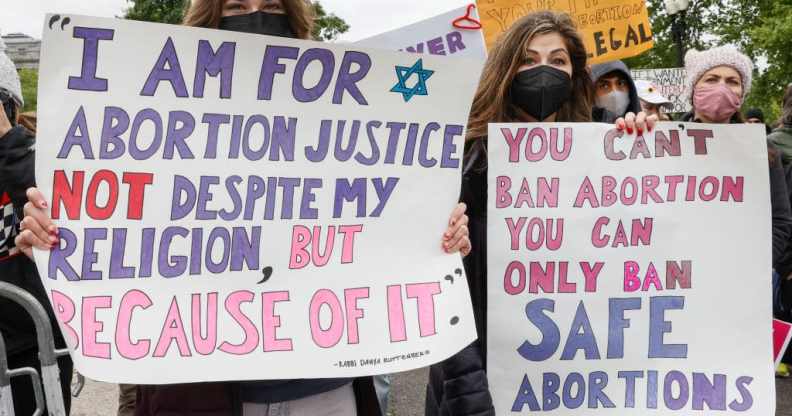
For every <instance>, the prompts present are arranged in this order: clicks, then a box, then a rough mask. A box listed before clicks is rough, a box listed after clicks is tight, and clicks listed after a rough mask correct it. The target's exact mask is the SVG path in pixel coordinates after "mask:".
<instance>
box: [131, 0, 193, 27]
mask: <svg viewBox="0 0 792 416" xmlns="http://www.w3.org/2000/svg"><path fill="white" fill-rule="evenodd" d="M127 1H128V2H130V3H132V6H131V7H130V8H128V9H126V11H125V12H124V18H125V19H130V20H140V21H144V22H157V23H170V24H179V23H181V21H182V14H183V13H184V8H185V7H186V5H187V3H188V1H186V0H127Z"/></svg>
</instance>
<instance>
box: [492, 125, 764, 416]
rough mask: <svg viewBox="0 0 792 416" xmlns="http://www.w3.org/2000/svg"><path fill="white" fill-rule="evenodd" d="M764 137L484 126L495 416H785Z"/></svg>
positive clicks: (717, 129) (721, 131)
mask: <svg viewBox="0 0 792 416" xmlns="http://www.w3.org/2000/svg"><path fill="white" fill-rule="evenodd" d="M765 143H766V142H765V139H764V131H763V130H762V129H761V128H757V127H756V126H751V125H711V124H686V123H660V124H658V126H656V128H655V129H654V130H653V131H651V132H646V133H645V134H643V135H642V136H639V137H636V136H635V135H628V134H627V133H625V132H622V131H618V130H615V129H613V127H612V126H611V125H606V124H587V123H578V124H563V123H558V124H490V126H489V145H488V150H489V172H488V174H489V179H488V183H489V198H488V210H489V213H488V224H487V232H488V255H489V259H488V277H487V287H488V308H489V310H488V315H487V322H488V329H487V336H488V340H487V345H488V350H487V354H488V361H487V366H488V376H489V382H490V389H491V391H492V394H493V398H494V401H495V406H496V410H497V412H498V414H499V415H506V414H529V413H530V414H532V413H538V412H541V413H542V414H548V415H625V414H636V415H648V414H651V415H679V414H684V415H695V414H708V415H709V414H747V415H757V416H766V415H772V414H774V412H775V391H774V379H773V344H772V334H771V326H770V325H769V322H770V320H771V296H770V295H771V290H770V286H771V235H772V232H771V224H770V218H771V216H770V193H769V179H768V155H767V148H766V144H765Z"/></svg>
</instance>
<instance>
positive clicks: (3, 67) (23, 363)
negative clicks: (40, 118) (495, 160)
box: [0, 40, 73, 415]
mask: <svg viewBox="0 0 792 416" xmlns="http://www.w3.org/2000/svg"><path fill="white" fill-rule="evenodd" d="M4 50H5V45H4V44H3V42H2V40H0V101H2V107H0V214H2V219H0V281H3V282H6V283H11V284H13V285H15V286H18V287H19V288H21V289H22V290H25V291H27V292H29V293H30V294H31V295H33V296H34V297H35V298H36V299H37V300H38V301H39V302H40V303H41V305H42V306H44V309H45V310H46V311H47V314H48V315H49V322H50V324H51V325H52V333H53V334H54V335H55V347H56V348H59V349H60V348H65V347H66V344H65V342H64V340H63V336H62V334H61V331H60V327H59V326H58V321H57V320H56V319H55V314H54V313H53V311H52V308H51V307H50V303H49V301H48V300H47V295H46V293H45V291H44V287H43V286H42V284H41V280H40V279H39V275H38V270H37V269H36V265H35V264H34V263H33V262H32V261H31V260H30V259H29V258H27V257H25V256H24V255H21V254H22V253H20V251H19V249H18V248H17V247H15V245H14V238H15V237H16V235H17V234H18V232H19V229H20V226H21V225H22V226H24V223H22V224H21V225H20V220H21V219H22V206H23V205H24V204H25V202H26V200H27V198H25V190H26V189H27V188H28V187H31V186H35V165H34V161H35V154H34V153H33V150H32V147H33V145H34V143H35V138H34V136H33V132H31V131H30V130H28V129H27V128H25V126H23V125H22V124H20V122H19V120H20V116H19V113H20V109H21V108H22V105H23V104H24V99H23V97H22V88H21V85H20V82H19V76H18V74H17V71H16V68H15V67H14V64H13V63H12V62H11V60H10V59H8V57H7V56H6V54H5V52H4ZM31 127H33V129H35V125H32V126H31ZM53 240H54V238H53V239H45V244H47V245H49V244H51V243H52V242H53ZM0 334H2V336H3V338H4V340H5V342H6V351H5V354H6V355H7V357H8V366H9V368H10V369H18V368H23V367H32V368H35V369H36V370H37V371H39V373H41V365H40V363H39V359H38V343H37V338H36V328H35V326H34V324H33V319H32V318H31V316H30V315H28V313H27V312H26V311H25V310H24V309H23V308H22V307H21V306H19V305H17V304H16V303H14V302H11V301H9V300H7V299H5V298H0ZM58 367H59V368H60V382H61V388H62V393H63V402H64V405H65V406H66V411H67V413H68V411H69V408H70V406H71V396H70V394H69V389H70V387H71V376H72V368H73V365H72V361H71V358H69V357H68V356H65V357H61V358H59V359H58ZM11 390H12V392H13V396H12V397H13V401H14V412H15V414H17V415H32V414H33V412H34V411H35V409H36V399H35V396H34V390H33V384H32V383H31V380H30V378H28V377H14V378H12V379H11ZM1 394H3V393H0V395H1ZM43 414H47V410H44V413H43Z"/></svg>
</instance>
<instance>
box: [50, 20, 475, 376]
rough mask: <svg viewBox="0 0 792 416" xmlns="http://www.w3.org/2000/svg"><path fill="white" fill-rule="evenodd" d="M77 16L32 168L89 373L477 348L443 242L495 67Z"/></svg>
mask: <svg viewBox="0 0 792 416" xmlns="http://www.w3.org/2000/svg"><path fill="white" fill-rule="evenodd" d="M62 18H63V17H62ZM48 19H49V18H48ZM69 19H70V20H69V22H67V21H66V19H65V18H63V24H61V23H57V24H55V25H54V26H53V28H52V29H50V28H49V27H47V28H46V29H45V35H44V39H43V51H42V58H43V60H42V63H41V80H40V91H41V97H40V100H39V113H40V119H41V124H40V126H39V134H40V135H41V136H42V137H47V138H49V140H42V141H41V142H40V143H39V147H38V149H37V160H36V166H37V179H38V184H39V186H40V188H41V189H42V191H43V192H44V194H45V195H46V196H47V199H48V201H49V204H50V208H51V216H52V218H53V219H55V221H56V222H57V223H58V224H59V226H60V240H61V242H60V244H59V246H58V247H56V248H55V249H54V250H52V251H51V252H36V253H35V254H36V261H37V264H38V267H39V270H40V272H41V276H42V279H43V280H44V283H45V286H46V289H47V291H48V293H49V294H50V295H51V300H52V304H53V307H54V309H55V311H57V315H58V317H59V318H60V320H61V322H62V329H63V330H64V333H65V334H66V336H67V338H68V340H69V346H70V348H71V349H72V357H73V358H74V361H75V364H76V366H77V368H78V369H79V370H80V372H81V373H83V374H85V375H86V376H89V377H91V378H94V379H98V380H105V381H113V382H127V383H174V382H191V381H208V380H242V379H282V378H314V377H347V376H356V375H362V374H376V373H387V372H394V371H402V370H406V369H408V368H415V367H422V366H426V365H428V364H430V363H434V362H437V361H439V360H442V359H444V358H446V357H448V356H450V355H452V354H453V353H455V352H456V351H457V350H459V349H460V348H461V347H463V346H465V345H467V344H468V343H469V342H472V340H473V339H474V338H475V329H474V322H473V318H472V314H471V307H470V301H469V295H468V289H467V287H466V279H465V277H464V274H463V272H462V266H461V262H460V259H459V256H458V255H447V254H445V253H444V252H443V251H442V249H441V239H442V235H443V232H444V230H445V229H446V227H447V225H448V222H449V220H448V218H449V215H450V213H451V211H452V209H453V208H454V206H455V205H456V199H457V194H458V189H459V177H460V174H459V169H460V159H461V156H462V151H463V137H464V126H465V124H466V120H467V114H468V111H469V106H470V102H471V98H472V96H473V93H474V91H475V88H476V80H477V79H478V77H477V76H476V74H475V71H477V70H478V69H479V68H480V64H479V63H476V62H474V61H470V62H465V68H470V72H468V71H466V70H460V67H459V66H458V63H452V62H447V61H446V60H443V59H438V58H435V57H430V56H424V57H420V56H416V55H413V54H408V53H398V52H387V51H374V50H366V49H360V48H358V47H354V46H346V47H345V46H339V45H331V44H322V43H316V42H307V41H298V40H290V39H283V38H274V37H264V36H257V35H251V34H240V33H233V32H226V31H217V30H204V29H195V28H187V27H181V26H164V25H153V24H146V23H138V22H132V21H126V20H115V19H98V18H90V17H82V16H70V17H69ZM49 26H52V25H49ZM61 26H63V29H61Z"/></svg>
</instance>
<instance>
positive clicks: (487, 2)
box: [478, 0, 654, 64]
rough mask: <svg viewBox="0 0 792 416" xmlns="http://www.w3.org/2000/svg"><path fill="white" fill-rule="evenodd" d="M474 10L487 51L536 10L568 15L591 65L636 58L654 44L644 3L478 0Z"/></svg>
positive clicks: (623, 0)
mask: <svg viewBox="0 0 792 416" xmlns="http://www.w3.org/2000/svg"><path fill="white" fill-rule="evenodd" d="M478 8H479V15H480V16H481V23H482V25H483V26H484V37H485V38H486V42H487V47H488V48H490V47H492V45H494V44H495V41H496V40H497V39H498V37H499V36H500V34H501V33H503V32H504V31H506V30H507V29H508V28H509V27H510V26H511V25H512V23H514V22H515V21H516V20H517V19H519V18H521V17H523V16H525V15H527V14H529V13H531V12H534V11H538V10H557V11H565V12H568V13H569V14H570V15H571V16H572V19H573V20H574V21H575V24H577V27H578V29H579V30H580V32H581V34H582V35H583V41H584V42H585V44H586V50H587V51H588V54H589V63H591V64H596V63H600V62H607V61H612V60H614V59H622V58H629V57H631V56H635V55H639V54H640V53H642V52H644V51H646V50H649V49H651V48H652V46H653V45H654V41H653V40H652V27H651V24H650V23H649V13H648V12H647V10H646V1H645V0H478Z"/></svg>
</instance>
